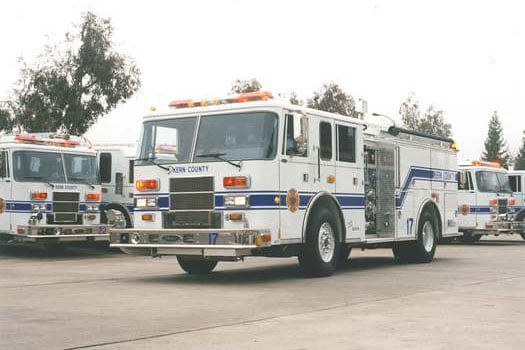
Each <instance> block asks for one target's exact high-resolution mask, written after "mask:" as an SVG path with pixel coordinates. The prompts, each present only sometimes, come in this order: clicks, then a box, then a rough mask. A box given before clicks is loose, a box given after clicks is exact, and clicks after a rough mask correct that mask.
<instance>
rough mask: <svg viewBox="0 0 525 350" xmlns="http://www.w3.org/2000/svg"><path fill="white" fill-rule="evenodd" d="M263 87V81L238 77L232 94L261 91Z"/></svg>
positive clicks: (233, 85)
mask: <svg viewBox="0 0 525 350" xmlns="http://www.w3.org/2000/svg"><path fill="white" fill-rule="evenodd" d="M261 88H262V85H261V83H259V81H258V80H257V79H255V78H253V79H246V80H240V79H237V80H235V81H234V82H233V84H232V87H231V89H230V92H231V93H232V94H242V93H246V92H256V91H260V90H261Z"/></svg>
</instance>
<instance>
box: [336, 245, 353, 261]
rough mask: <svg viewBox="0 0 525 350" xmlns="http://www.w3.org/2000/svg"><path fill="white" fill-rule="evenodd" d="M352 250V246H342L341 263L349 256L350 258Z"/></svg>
mask: <svg viewBox="0 0 525 350" xmlns="http://www.w3.org/2000/svg"><path fill="white" fill-rule="evenodd" d="M351 252H352V247H349V246H342V247H341V250H340V252H339V261H338V263H339V264H344V263H346V262H347V261H348V258H350V253H351Z"/></svg>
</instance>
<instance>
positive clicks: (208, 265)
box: [177, 255, 217, 275]
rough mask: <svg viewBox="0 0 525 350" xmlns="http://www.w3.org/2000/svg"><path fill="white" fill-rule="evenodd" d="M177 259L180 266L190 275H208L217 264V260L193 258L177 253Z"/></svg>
mask: <svg viewBox="0 0 525 350" xmlns="http://www.w3.org/2000/svg"><path fill="white" fill-rule="evenodd" d="M177 261H178V262H179V265H180V267H181V268H182V269H183V270H184V271H186V272H187V273H189V274H190V275H206V274H209V273H210V272H212V271H213V269H214V268H215V266H217V261H215V260H204V259H195V258H193V259H192V258H187V257H184V256H179V255H177Z"/></svg>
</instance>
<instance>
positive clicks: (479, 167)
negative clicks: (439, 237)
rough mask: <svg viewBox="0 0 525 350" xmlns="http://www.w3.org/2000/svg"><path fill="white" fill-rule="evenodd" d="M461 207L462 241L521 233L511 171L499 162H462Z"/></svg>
mask: <svg viewBox="0 0 525 350" xmlns="http://www.w3.org/2000/svg"><path fill="white" fill-rule="evenodd" d="M458 168H459V182H458V189H459V192H458V204H459V207H458V210H459V213H460V215H459V230H460V231H461V232H463V235H462V236H461V238H460V239H461V240H462V241H464V242H476V241H478V240H479V239H480V238H481V237H482V236H484V235H500V234H514V233H521V232H522V230H523V229H524V228H525V227H524V225H523V222H522V221H523V215H525V214H524V213H520V216H521V217H522V220H521V221H517V220H515V219H516V218H517V216H515V212H514V208H515V206H516V204H517V200H516V197H514V196H513V195H512V189H511V187H510V183H509V177H508V175H507V171H506V170H505V169H503V168H502V167H501V166H500V165H499V163H497V162H486V161H479V160H475V161H472V162H470V163H468V162H467V163H463V164H460V165H459V167H458Z"/></svg>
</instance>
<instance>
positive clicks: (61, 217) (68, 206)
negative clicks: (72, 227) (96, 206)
mask: <svg viewBox="0 0 525 350" xmlns="http://www.w3.org/2000/svg"><path fill="white" fill-rule="evenodd" d="M79 202H80V194H79V193H78V192H53V214H52V215H51V217H49V216H48V220H47V222H48V224H55V223H66V224H79V223H80V224H81V223H82V216H81V215H79V211H80V203H79Z"/></svg>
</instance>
